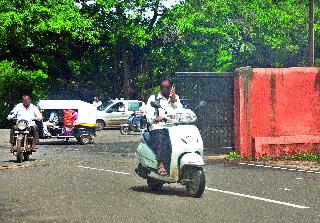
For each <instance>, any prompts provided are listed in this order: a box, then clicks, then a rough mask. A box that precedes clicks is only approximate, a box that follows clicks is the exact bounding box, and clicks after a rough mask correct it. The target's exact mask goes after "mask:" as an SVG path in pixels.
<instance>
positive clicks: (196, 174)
mask: <svg viewBox="0 0 320 223" xmlns="http://www.w3.org/2000/svg"><path fill="white" fill-rule="evenodd" d="M188 178H189V180H190V182H189V183H188V184H187V185H186V187H187V191H188V194H189V195H190V196H191V197H201V196H202V194H203V192H204V190H205V188H206V178H205V175H204V171H203V169H202V168H189V169H188Z"/></svg>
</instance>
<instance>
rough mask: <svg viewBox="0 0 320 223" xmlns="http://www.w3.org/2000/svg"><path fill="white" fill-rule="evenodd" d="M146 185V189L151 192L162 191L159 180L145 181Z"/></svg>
mask: <svg viewBox="0 0 320 223" xmlns="http://www.w3.org/2000/svg"><path fill="white" fill-rule="evenodd" d="M147 184H148V187H149V188H150V189H151V190H153V191H159V190H161V189H162V186H163V183H162V182H161V181H159V180H155V179H151V178H149V179H147Z"/></svg>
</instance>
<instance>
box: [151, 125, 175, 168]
mask: <svg viewBox="0 0 320 223" xmlns="http://www.w3.org/2000/svg"><path fill="white" fill-rule="evenodd" d="M150 140H151V148H152V150H153V151H154V153H155V154H156V157H157V160H158V162H163V163H164V166H165V168H166V170H167V171H170V162H171V152H172V147H171V141H170V136H169V131H168V129H155V130H152V131H151V132H150Z"/></svg>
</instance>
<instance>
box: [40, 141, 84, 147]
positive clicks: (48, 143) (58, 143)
mask: <svg viewBox="0 0 320 223" xmlns="http://www.w3.org/2000/svg"><path fill="white" fill-rule="evenodd" d="M38 145H52V146H59V145H79V143H78V142H77V141H68V142H66V141H64V140H63V141H41V142H39V144H38Z"/></svg>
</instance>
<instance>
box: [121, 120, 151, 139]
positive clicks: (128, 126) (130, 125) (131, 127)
mask: <svg viewBox="0 0 320 223" xmlns="http://www.w3.org/2000/svg"><path fill="white" fill-rule="evenodd" d="M134 118H135V115H131V116H130V117H128V119H127V121H126V123H124V124H121V126H120V133H121V134H122V135H130V134H131V132H132V131H133V132H141V129H144V128H146V126H147V125H146V122H145V120H146V119H145V117H144V116H140V117H139V127H138V128H136V126H135V124H134V121H133V119H134Z"/></svg>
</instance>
